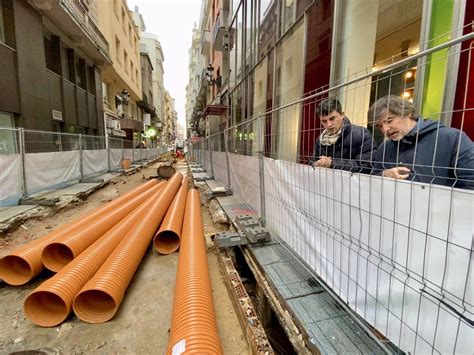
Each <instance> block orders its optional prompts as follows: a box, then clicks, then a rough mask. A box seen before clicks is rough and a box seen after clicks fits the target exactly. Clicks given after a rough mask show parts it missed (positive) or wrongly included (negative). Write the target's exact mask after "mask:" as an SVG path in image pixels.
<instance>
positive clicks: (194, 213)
mask: <svg viewBox="0 0 474 355" xmlns="http://www.w3.org/2000/svg"><path fill="white" fill-rule="evenodd" d="M175 353H176V354H181V353H195V354H222V353H223V351H222V345H221V342H220V338H219V335H218V333H217V324H216V315H215V311H214V302H213V300H212V291H211V281H210V277H209V270H208V264H207V256H206V243H205V239H204V232H203V225H202V218H201V200H200V198H199V192H198V191H197V190H195V189H192V190H189V192H188V198H187V201H186V211H185V214H184V223H183V233H182V240H181V247H180V251H179V261H178V271H177V274H176V287H175V296H174V305H173V318H172V320H171V334H170V339H169V341H168V349H167V354H175Z"/></svg>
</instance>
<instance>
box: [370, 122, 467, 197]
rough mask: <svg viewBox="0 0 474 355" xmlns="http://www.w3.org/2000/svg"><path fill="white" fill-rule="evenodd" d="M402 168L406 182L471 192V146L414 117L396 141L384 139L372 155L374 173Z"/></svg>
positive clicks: (458, 136)
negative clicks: (409, 129) (405, 131)
mask: <svg viewBox="0 0 474 355" xmlns="http://www.w3.org/2000/svg"><path fill="white" fill-rule="evenodd" d="M397 166H404V167H406V168H408V169H410V170H411V173H410V176H409V178H408V179H409V180H412V181H419V182H424V183H428V184H438V185H445V186H453V187H459V188H464V189H470V190H473V189H474V143H473V142H472V141H471V140H470V139H469V137H468V136H467V135H466V134H465V133H464V132H462V131H460V130H458V129H455V128H449V127H446V126H444V125H442V124H441V123H439V122H437V121H431V120H424V119H423V118H422V117H420V118H417V123H416V126H415V127H413V129H412V130H411V131H410V132H409V133H408V134H407V135H406V136H405V137H403V139H402V140H400V141H398V142H397V141H392V140H387V141H385V142H384V143H383V144H381V145H380V146H379V148H378V149H377V151H376V152H375V154H374V172H375V173H376V174H379V175H381V174H382V172H383V170H385V169H391V168H394V167H397Z"/></svg>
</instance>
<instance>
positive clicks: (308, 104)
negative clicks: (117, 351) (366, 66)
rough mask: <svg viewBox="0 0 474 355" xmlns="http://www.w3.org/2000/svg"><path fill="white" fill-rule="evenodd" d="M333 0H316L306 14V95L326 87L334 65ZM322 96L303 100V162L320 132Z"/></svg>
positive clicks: (309, 154) (301, 135) (309, 155)
mask: <svg viewBox="0 0 474 355" xmlns="http://www.w3.org/2000/svg"><path fill="white" fill-rule="evenodd" d="M333 7H334V3H333V1H332V0H323V1H319V2H316V3H315V4H314V5H313V6H311V7H310V8H309V10H308V12H307V16H306V58H305V64H304V65H305V76H304V95H305V96H308V95H311V94H313V93H315V92H316V90H318V89H319V90H321V89H325V88H327V86H328V84H329V73H330V68H331V52H332V48H331V39H332V34H333V15H332V14H333ZM318 100H321V98H320V97H318V98H316V99H314V98H313V99H309V100H306V101H305V102H304V105H303V114H302V124H301V132H300V153H299V155H300V163H303V164H306V163H308V161H309V158H310V157H311V155H312V154H313V146H314V142H315V140H316V138H317V137H318V135H319V133H320V129H319V128H320V124H319V119H318V117H317V115H316V112H315V111H316V105H317V103H318Z"/></svg>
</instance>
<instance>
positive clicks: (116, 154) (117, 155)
mask: <svg viewBox="0 0 474 355" xmlns="http://www.w3.org/2000/svg"><path fill="white" fill-rule="evenodd" d="M109 158H110V169H112V170H116V169H121V168H122V149H110V151H109Z"/></svg>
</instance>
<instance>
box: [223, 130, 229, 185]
mask: <svg viewBox="0 0 474 355" xmlns="http://www.w3.org/2000/svg"><path fill="white" fill-rule="evenodd" d="M224 146H225V163H226V165H227V188H228V189H230V163H229V130H228V129H226V130H225V131H224Z"/></svg>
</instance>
